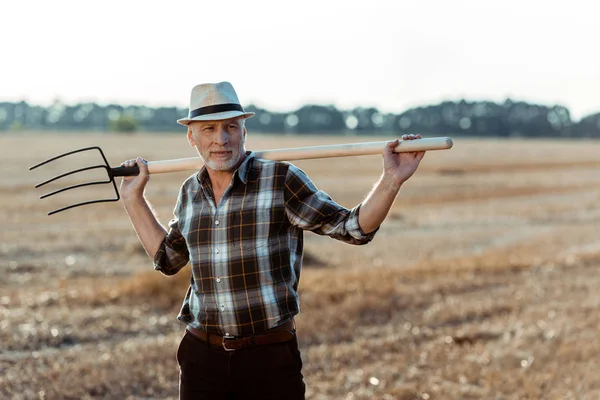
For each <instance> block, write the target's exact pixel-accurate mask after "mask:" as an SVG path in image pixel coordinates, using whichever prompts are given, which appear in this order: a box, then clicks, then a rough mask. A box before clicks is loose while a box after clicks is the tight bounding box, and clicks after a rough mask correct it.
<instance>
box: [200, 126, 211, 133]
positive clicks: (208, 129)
mask: <svg viewBox="0 0 600 400" xmlns="http://www.w3.org/2000/svg"><path fill="white" fill-rule="evenodd" d="M202 130H203V131H205V132H210V131H212V130H213V127H212V126H207V127H206V128H204V129H202Z"/></svg>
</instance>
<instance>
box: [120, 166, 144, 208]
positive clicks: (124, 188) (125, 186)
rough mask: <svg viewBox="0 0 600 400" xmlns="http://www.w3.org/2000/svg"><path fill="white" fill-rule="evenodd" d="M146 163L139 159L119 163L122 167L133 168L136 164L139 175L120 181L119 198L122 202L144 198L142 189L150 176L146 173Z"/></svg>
mask: <svg viewBox="0 0 600 400" xmlns="http://www.w3.org/2000/svg"><path fill="white" fill-rule="evenodd" d="M146 163H147V161H146V160H144V159H143V158H141V157H138V158H137V159H135V160H128V161H125V162H123V163H121V166H122V167H133V166H134V165H136V164H137V166H138V168H139V170H140V173H139V174H138V175H137V176H124V177H123V180H122V181H121V190H120V193H121V197H122V198H123V201H129V200H133V199H136V198H137V199H140V198H143V197H144V189H145V188H146V184H147V183H148V181H149V180H150V174H149V173H148V165H147V164H146Z"/></svg>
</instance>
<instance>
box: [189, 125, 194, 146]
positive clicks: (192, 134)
mask: <svg viewBox="0 0 600 400" xmlns="http://www.w3.org/2000/svg"><path fill="white" fill-rule="evenodd" d="M187 139H188V142H189V143H190V146H195V145H196V141H195V140H194V133H193V132H192V128H190V127H189V126H188V129H187Z"/></svg>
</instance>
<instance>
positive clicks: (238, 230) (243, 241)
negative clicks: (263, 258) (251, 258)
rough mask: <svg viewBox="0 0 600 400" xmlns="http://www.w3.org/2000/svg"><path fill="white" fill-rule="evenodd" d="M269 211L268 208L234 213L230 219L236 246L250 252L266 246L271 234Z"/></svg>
mask: <svg viewBox="0 0 600 400" xmlns="http://www.w3.org/2000/svg"><path fill="white" fill-rule="evenodd" d="M271 213H272V212H271V209H269V208H257V209H253V210H248V211H241V212H238V213H236V215H235V216H234V220H233V221H232V222H233V225H232V237H233V238H234V240H233V242H234V243H235V244H236V246H237V247H239V248H240V249H241V250H243V251H250V252H252V251H253V250H255V249H258V248H261V247H264V246H267V245H268V244H269V237H270V236H271V235H272V223H271Z"/></svg>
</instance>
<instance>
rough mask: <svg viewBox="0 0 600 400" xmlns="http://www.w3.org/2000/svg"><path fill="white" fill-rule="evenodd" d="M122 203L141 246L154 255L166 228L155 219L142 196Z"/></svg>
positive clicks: (165, 232) (165, 233)
mask: <svg viewBox="0 0 600 400" xmlns="http://www.w3.org/2000/svg"><path fill="white" fill-rule="evenodd" d="M123 204H124V205H125V210H126V211H127V214H128V215H129V219H130V220H131V223H132V224H133V228H134V229H135V232H136V233H137V236H138V238H139V239H140V242H141V243H142V246H144V249H145V250H146V252H147V253H148V255H149V256H150V257H154V256H155V255H156V252H157V251H158V249H159V248H160V245H161V244H162V242H163V241H164V240H165V236H166V235H167V230H166V229H165V228H164V227H163V226H162V225H161V224H160V222H159V221H158V219H156V216H155V215H154V213H153V212H152V208H151V206H150V204H149V203H148V201H147V200H146V199H145V198H144V197H136V198H134V199H130V200H123Z"/></svg>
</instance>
